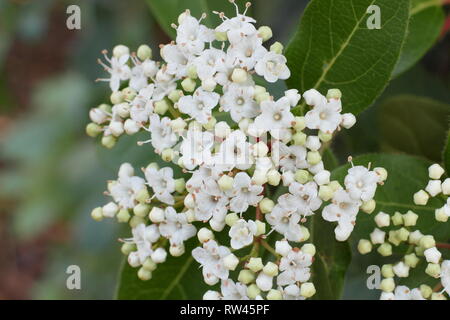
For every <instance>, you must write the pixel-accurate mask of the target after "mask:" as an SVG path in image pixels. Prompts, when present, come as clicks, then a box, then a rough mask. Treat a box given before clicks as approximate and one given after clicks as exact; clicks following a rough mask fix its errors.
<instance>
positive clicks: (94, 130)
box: [86, 122, 103, 138]
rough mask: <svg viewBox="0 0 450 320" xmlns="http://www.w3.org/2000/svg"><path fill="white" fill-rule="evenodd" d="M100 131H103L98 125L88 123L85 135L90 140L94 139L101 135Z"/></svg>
mask: <svg viewBox="0 0 450 320" xmlns="http://www.w3.org/2000/svg"><path fill="white" fill-rule="evenodd" d="M102 131H103V130H102V127H100V126H99V125H98V124H96V123H93V122H91V123H89V124H88V125H87V126H86V134H87V135H88V136H89V137H92V138H95V137H96V136H98V135H99V134H100V133H102Z"/></svg>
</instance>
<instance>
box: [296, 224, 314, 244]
mask: <svg viewBox="0 0 450 320" xmlns="http://www.w3.org/2000/svg"><path fill="white" fill-rule="evenodd" d="M300 231H301V237H300V239H299V240H298V242H304V241H307V240H308V239H309V237H310V236H311V234H310V233H309V229H308V228H307V227H305V226H300Z"/></svg>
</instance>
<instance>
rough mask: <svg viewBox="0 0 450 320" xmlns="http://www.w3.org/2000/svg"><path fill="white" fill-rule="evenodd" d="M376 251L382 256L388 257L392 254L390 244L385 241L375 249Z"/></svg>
mask: <svg viewBox="0 0 450 320" xmlns="http://www.w3.org/2000/svg"><path fill="white" fill-rule="evenodd" d="M377 251H378V253H379V254H381V255H382V256H383V257H388V256H390V255H392V245H391V244H389V243H387V242H385V243H383V244H382V245H381V246H379V247H378V249H377Z"/></svg>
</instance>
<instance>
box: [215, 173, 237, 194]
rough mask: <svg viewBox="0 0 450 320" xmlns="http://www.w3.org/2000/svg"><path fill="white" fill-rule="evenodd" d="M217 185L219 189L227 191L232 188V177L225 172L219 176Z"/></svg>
mask: <svg viewBox="0 0 450 320" xmlns="http://www.w3.org/2000/svg"><path fill="white" fill-rule="evenodd" d="M217 183H218V185H219V188H220V190H222V191H228V190H231V189H232V188H233V183H234V179H233V178H232V177H230V176H228V175H226V174H224V175H223V176H221V177H220V179H219V180H218V182H217Z"/></svg>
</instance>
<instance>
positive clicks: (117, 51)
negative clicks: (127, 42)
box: [113, 44, 130, 58]
mask: <svg viewBox="0 0 450 320" xmlns="http://www.w3.org/2000/svg"><path fill="white" fill-rule="evenodd" d="M125 54H130V49H129V48H128V47H127V46H124V45H123V44H118V45H117V46H115V47H114V48H113V56H114V57H115V58H120V57H121V56H123V55H125Z"/></svg>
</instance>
